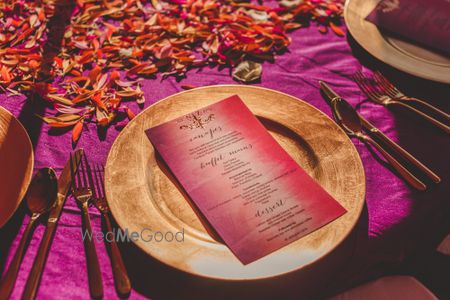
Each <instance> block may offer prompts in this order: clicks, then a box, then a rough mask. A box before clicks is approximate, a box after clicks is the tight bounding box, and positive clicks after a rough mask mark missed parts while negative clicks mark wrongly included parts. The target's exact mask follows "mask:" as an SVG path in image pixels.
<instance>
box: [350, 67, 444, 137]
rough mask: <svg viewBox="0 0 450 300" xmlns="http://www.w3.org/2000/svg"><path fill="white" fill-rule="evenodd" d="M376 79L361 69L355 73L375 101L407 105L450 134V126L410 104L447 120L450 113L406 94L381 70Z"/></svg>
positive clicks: (386, 104) (355, 78) (355, 77)
mask: <svg viewBox="0 0 450 300" xmlns="http://www.w3.org/2000/svg"><path fill="white" fill-rule="evenodd" d="M374 79H375V82H374V81H373V80H372V79H370V78H368V77H366V76H365V75H364V74H363V73H362V72H361V71H358V72H357V73H356V74H355V75H354V80H355V82H356V83H357V84H358V85H359V87H360V88H361V90H362V91H363V92H364V93H365V94H366V95H367V96H368V97H369V99H370V100H372V101H373V102H375V103H378V104H381V105H384V106H386V107H388V106H391V105H397V106H402V107H405V108H407V109H409V110H410V111H412V112H414V113H416V114H417V115H419V116H421V117H422V118H424V119H425V120H427V121H429V122H430V123H432V124H433V125H435V126H437V127H439V128H440V129H442V130H444V131H445V132H446V133H447V134H450V127H449V126H447V125H445V124H444V123H442V122H440V121H438V120H436V119H435V118H433V117H431V116H429V115H427V114H426V113H424V112H422V111H420V110H418V109H416V108H415V107H413V106H412V105H410V104H411V103H416V104H419V105H422V106H425V107H427V108H428V109H430V110H432V111H433V112H434V113H435V114H437V115H439V116H440V117H442V118H443V119H445V120H447V121H449V120H450V115H448V114H447V113H445V112H443V111H442V110H440V109H438V108H436V107H434V106H432V105H431V104H429V103H427V102H425V101H423V100H420V99H417V98H413V97H408V96H406V95H405V94H403V93H402V92H400V91H399V90H398V89H397V88H396V87H395V86H394V85H393V84H392V83H391V82H389V80H388V79H387V78H386V77H384V76H383V75H382V74H381V73H380V72H375V74H374Z"/></svg>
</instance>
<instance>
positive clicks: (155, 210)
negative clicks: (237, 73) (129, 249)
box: [105, 85, 365, 280]
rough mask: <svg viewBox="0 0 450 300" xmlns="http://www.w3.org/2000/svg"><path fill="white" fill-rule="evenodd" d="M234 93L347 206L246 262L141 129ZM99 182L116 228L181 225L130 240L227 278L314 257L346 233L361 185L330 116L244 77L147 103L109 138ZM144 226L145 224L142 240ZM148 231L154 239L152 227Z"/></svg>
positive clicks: (176, 262) (181, 264)
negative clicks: (206, 219)
mask: <svg viewBox="0 0 450 300" xmlns="http://www.w3.org/2000/svg"><path fill="white" fill-rule="evenodd" d="M235 94H237V95H239V97H241V98H242V100H243V101H244V102H245V103H246V105H247V106H248V107H249V108H250V110H251V111H252V112H253V113H254V114H255V115H256V116H257V117H258V118H259V119H260V120H261V121H262V122H263V124H264V125H265V126H266V127H267V129H268V130H269V131H270V133H271V134H272V135H273V136H274V137H275V139H276V140H277V141H278V142H279V143H280V144H281V146H282V147H283V148H285V149H286V150H287V151H288V152H289V154H290V155H291V156H292V157H293V158H294V159H295V160H296V161H297V162H298V163H299V164H300V165H301V166H302V167H303V168H304V169H305V170H306V171H307V172H308V173H309V174H310V175H311V176H312V177H314V178H315V179H316V180H317V181H318V182H319V183H320V184H321V185H322V186H323V187H324V188H325V189H326V190H327V191H328V192H329V193H330V194H331V195H332V196H334V197H335V198H336V199H337V200H338V201H339V202H340V203H341V204H342V205H343V206H344V207H345V208H346V209H347V210H348V212H347V213H346V214H345V215H344V216H342V217H340V218H339V219H337V220H335V221H333V222H332V223H330V224H328V225H326V226H324V227H322V228H321V229H319V230H317V231H315V232H313V233H312V234H309V235H307V236H306V237H304V238H301V239H300V240H298V241H296V242H294V243H292V244H290V245H288V246H286V247H284V248H282V249H280V250H278V251H276V252H274V253H272V254H270V255H268V256H266V257H264V258H262V259H260V260H258V261H256V262H253V263H251V264H249V265H246V266H244V265H243V264H242V263H241V262H239V260H238V259H237V258H236V257H235V256H234V255H233V254H232V253H231V251H230V250H229V249H228V248H227V247H226V246H225V245H223V244H221V243H219V242H216V241H215V240H214V239H213V238H211V237H210V235H208V233H207V231H206V230H205V228H204V226H203V225H202V222H201V221H200V220H199V218H198V217H197V215H196V214H195V212H194V211H193V209H192V208H191V206H190V205H189V204H188V201H187V200H186V199H185V198H184V195H183V192H182V191H181V190H180V189H179V188H178V187H177V185H176V184H175V183H174V181H173V180H172V179H171V176H170V175H169V173H168V172H167V169H166V168H165V166H164V164H163V163H162V162H161V161H160V158H158V157H157V156H155V151H154V148H153V146H152V145H151V143H150V141H149V140H148V138H147V136H146V135H145V133H144V130H145V129H148V128H150V127H152V126H155V125H158V124H161V123H163V122H166V121H169V120H171V119H174V118H176V117H179V116H181V115H184V114H187V113H189V112H192V111H194V110H196V109H199V108H201V107H204V106H206V105H209V104H212V103H214V102H217V101H219V100H222V99H224V98H227V97H229V96H232V95H235ZM105 184H106V196H107V199H108V203H109V206H110V208H111V211H112V214H113V216H114V218H115V219H116V221H117V223H118V224H119V226H120V227H121V228H122V229H123V230H126V229H127V230H128V232H129V233H131V232H138V233H140V232H142V231H143V230H144V229H151V230H152V232H153V233H156V232H157V231H160V232H162V233H167V232H172V233H176V232H179V231H180V230H182V229H183V230H184V242H175V241H173V242H167V241H162V242H156V241H154V240H152V241H150V242H146V241H144V240H142V239H138V240H137V241H136V244H137V245H138V246H139V247H140V248H141V249H142V250H143V251H145V252H146V253H148V254H149V255H151V256H153V257H154V258H156V259H158V260H160V261H161V262H163V263H166V264H168V265H170V266H173V267H174V268H178V269H180V270H183V271H186V272H189V273H192V274H197V275H200V276H205V277H210V278H217V279H229V280H244V279H259V278H266V277H273V276H276V275H280V274H284V273H287V272H290V271H294V270H297V269H300V268H302V267H304V266H306V265H309V264H311V263H313V262H314V261H316V260H318V259H320V258H321V257H323V256H324V255H326V254H327V253H329V252H330V251H332V250H333V249H334V248H335V247H336V246H337V245H338V244H339V243H340V242H342V240H343V239H344V238H345V237H346V236H347V235H348V234H349V233H350V231H351V229H352V228H353V226H354V225H355V223H356V222H357V219H358V217H359V215H360V213H361V210H362V207H363V203H364V193H365V177H364V170H363V167H362V164H361V160H360V158H359V155H358V153H357V151H356V149H355V147H354V145H353V144H352V142H351V141H350V139H349V138H348V137H347V135H346V134H345V133H344V132H343V131H342V130H341V128H340V127H339V126H338V125H336V123H335V122H333V121H332V120H331V119H329V118H328V117H327V116H326V115H325V114H323V113H322V112H320V111H319V110H317V109H316V108H314V107H313V106H311V105H309V104H307V103H306V102H304V101H302V100H299V99H297V98H295V97H292V96H289V95H286V94H283V93H280V92H277V91H273V90H269V89H264V88H258V87H251V86H243V85H222V86H210V87H204V88H198V89H193V90H190V91H185V92H181V93H178V94H175V95H173V96H170V97H168V98H166V99H164V100H162V101H160V102H158V103H156V104H154V105H152V106H150V107H149V108H147V109H146V110H145V111H143V112H142V113H141V114H139V115H138V116H137V117H136V118H135V119H134V120H133V121H131V122H130V123H129V124H128V125H127V127H126V128H124V130H123V131H122V132H121V134H120V135H119V137H118V138H117V140H116V141H115V142H114V144H113V146H112V149H111V151H110V153H109V156H108V160H107V164H106V171H105ZM149 233H150V232H149V231H148V230H147V231H145V232H144V235H143V237H144V239H145V240H148V239H149V238H148V236H149ZM155 237H157V238H158V239H160V236H159V233H158V236H156V234H155ZM169 238H170V235H169Z"/></svg>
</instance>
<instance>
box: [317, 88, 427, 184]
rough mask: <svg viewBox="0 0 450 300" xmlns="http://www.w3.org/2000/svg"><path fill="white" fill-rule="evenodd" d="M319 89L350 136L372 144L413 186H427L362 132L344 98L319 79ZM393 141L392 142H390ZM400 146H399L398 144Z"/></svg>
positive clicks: (355, 114)
mask: <svg viewBox="0 0 450 300" xmlns="http://www.w3.org/2000/svg"><path fill="white" fill-rule="evenodd" d="M320 86H321V90H322V91H323V92H324V94H325V95H326V96H327V97H328V99H329V100H330V104H331V108H332V111H333V116H334V118H335V119H336V121H337V122H338V124H339V125H340V126H341V127H342V128H343V129H344V131H345V132H346V133H347V134H348V135H349V136H352V137H356V138H358V139H359V140H361V141H362V142H364V143H368V144H370V145H372V146H374V147H375V148H376V149H377V150H378V151H379V152H380V153H381V154H382V155H383V156H384V157H385V158H386V160H387V161H388V162H389V163H390V164H391V166H392V167H393V168H394V169H395V170H397V172H398V173H399V174H400V175H401V176H402V177H403V178H404V179H405V181H406V182H407V183H409V184H410V185H411V186H413V187H414V188H416V189H418V190H421V191H424V190H426V188H427V186H426V185H425V184H424V183H423V182H422V181H421V180H420V179H418V178H417V177H416V176H414V175H413V174H412V173H411V172H410V171H409V170H408V169H407V168H406V167H404V166H403V165H402V164H401V163H400V162H399V161H398V160H397V159H395V158H394V157H393V156H392V155H390V154H389V152H387V151H386V150H385V149H384V148H383V147H382V146H381V145H380V144H378V143H377V142H376V141H374V140H373V139H372V138H370V137H369V136H368V135H366V134H365V133H364V132H363V124H362V122H361V119H360V116H359V115H358V113H357V112H356V110H355V109H354V108H353V107H352V106H351V105H350V104H349V103H348V102H347V101H345V100H344V99H342V98H341V97H339V95H338V94H337V93H336V92H334V91H333V90H332V89H331V88H330V87H329V86H328V85H327V84H326V83H324V82H322V81H320ZM392 143H393V142H392ZM399 147H400V146H399Z"/></svg>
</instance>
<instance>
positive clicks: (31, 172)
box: [0, 105, 34, 229]
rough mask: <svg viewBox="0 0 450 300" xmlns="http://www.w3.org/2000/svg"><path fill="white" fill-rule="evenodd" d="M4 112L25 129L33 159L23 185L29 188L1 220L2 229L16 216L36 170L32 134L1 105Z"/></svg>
mask: <svg viewBox="0 0 450 300" xmlns="http://www.w3.org/2000/svg"><path fill="white" fill-rule="evenodd" d="M2 113H5V114H6V115H9V116H10V117H11V118H12V119H14V122H17V123H18V124H19V127H20V128H21V130H23V132H24V133H25V136H26V140H27V144H28V146H29V147H30V149H31V151H30V153H31V159H30V161H31V166H30V168H29V169H30V170H31V171H30V172H29V174H28V178H27V179H26V180H25V182H26V184H24V185H23V186H27V188H26V189H24V190H23V191H22V193H21V194H20V200H19V201H18V202H17V205H16V207H15V208H14V209H13V210H12V212H11V214H10V216H9V217H7V218H6V219H5V220H4V221H3V222H2V220H0V229H1V228H3V226H5V225H6V224H7V223H8V222H9V220H11V218H12V217H13V216H14V214H15V213H16V211H17V209H18V208H19V206H20V204H21V203H22V201H23V200H24V198H25V194H26V192H27V189H28V186H29V185H30V182H31V178H32V177H33V171H34V148H33V143H32V142H31V138H30V135H29V134H28V132H27V130H26V129H25V127H24V126H23V124H22V122H20V121H19V119H17V118H16V117H15V116H14V115H13V114H12V113H11V112H10V111H9V110H7V109H6V108H5V107H3V106H2V105H0V114H2Z"/></svg>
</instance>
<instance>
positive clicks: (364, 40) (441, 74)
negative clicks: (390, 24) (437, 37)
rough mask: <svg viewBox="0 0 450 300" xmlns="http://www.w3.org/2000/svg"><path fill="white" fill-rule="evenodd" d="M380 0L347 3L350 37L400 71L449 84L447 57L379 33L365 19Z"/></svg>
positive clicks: (448, 61) (357, 0)
mask: <svg viewBox="0 0 450 300" xmlns="http://www.w3.org/2000/svg"><path fill="white" fill-rule="evenodd" d="M379 2H380V0H347V1H346V3H345V10H344V18H345V23H346V24H347V28H348V30H349V31H350V33H351V35H352V36H353V38H354V39H355V40H356V41H357V42H358V43H359V44H360V45H361V46H362V47H363V48H364V49H366V50H367V51H368V52H369V53H370V54H372V55H373V56H375V57H376V58H378V59H379V60H381V61H383V62H384V63H386V64H389V65H391V66H392V67H394V68H397V69H399V70H401V71H403V72H406V73H409V74H412V75H414V76H417V77H421V78H424V79H428V80H433V81H437V82H442V83H450V56H448V55H445V54H442V53H440V52H436V51H433V50H431V49H428V48H425V47H421V46H419V45H417V44H415V43H413V42H409V41H407V40H405V39H401V38H398V37H396V36H395V35H392V34H390V33H387V32H385V31H383V30H380V29H379V28H378V27H377V26H375V25H374V24H373V23H371V22H369V21H366V20H365V18H366V17H367V15H369V13H370V12H371V11H372V10H373V9H374V8H375V7H376V6H377V4H378V3H379Z"/></svg>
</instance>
